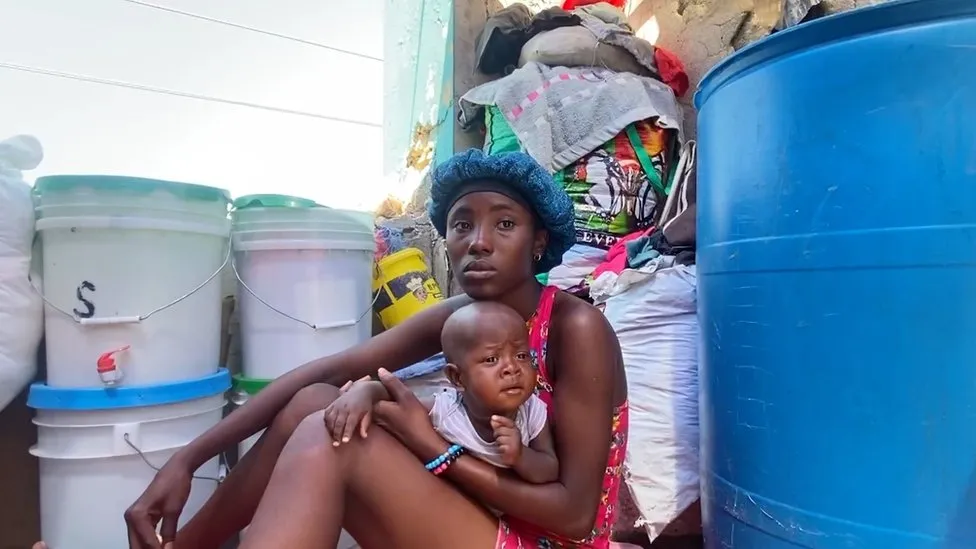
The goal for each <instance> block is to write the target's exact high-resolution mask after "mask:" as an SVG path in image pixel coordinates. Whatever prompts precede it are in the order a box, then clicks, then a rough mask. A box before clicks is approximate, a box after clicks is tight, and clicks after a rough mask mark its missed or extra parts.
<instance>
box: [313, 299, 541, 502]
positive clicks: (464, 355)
mask: <svg viewBox="0 0 976 549" xmlns="http://www.w3.org/2000/svg"><path fill="white" fill-rule="evenodd" d="M528 339H529V338H528V330H527V329H526V326H525V321H523V320H522V317H520V316H519V314H518V313H516V312H515V311H514V310H512V309H510V308H509V307H507V306H505V305H502V304H499V303H493V302H476V303H472V304H470V305H467V306H465V307H462V308H460V309H458V310H457V311H455V312H454V314H452V315H451V316H450V317H449V318H448V319H447V322H446V323H445V324H444V329H443V331H442V332H441V345H442V347H443V349H444V356H445V358H447V362H448V364H447V368H446V374H447V378H448V380H450V382H451V384H452V385H453V386H454V387H453V388H452V389H448V390H445V391H442V392H441V393H438V394H437V395H436V396H435V397H434V398H433V399H431V400H429V401H426V402H424V405H425V406H426V407H427V409H428V410H429V411H430V418H431V422H432V423H433V424H434V428H435V429H436V430H437V431H438V432H439V433H440V434H441V435H442V436H443V437H444V438H445V439H447V440H448V441H450V442H452V443H454V444H457V445H459V446H462V447H464V449H465V451H467V452H468V453H470V454H471V455H474V456H476V457H478V458H481V459H482V460H484V461H486V462H488V463H490V464H492V465H494V466H496V467H502V468H511V469H512V470H513V471H515V473H516V474H518V475H519V476H520V477H522V478H523V479H524V480H526V481H527V482H532V483H537V484H543V483H547V482H553V481H555V480H556V479H557V477H558V475H559V462H558V460H557V459H556V453H555V449H554V447H553V442H552V434H551V433H550V431H549V425H548V422H547V412H546V405H545V403H544V402H542V400H540V399H539V397H538V396H536V395H535V393H534V389H535V384H536V371H535V368H534V367H533V365H532V357H531V355H530V353H529V340H528ZM388 398H389V394H388V393H387V391H386V389H385V388H383V386H382V384H380V383H379V382H376V381H361V382H358V383H356V384H354V385H353V386H352V387H351V388H350V389H349V391H347V393H346V394H344V395H343V396H342V397H340V398H339V399H338V400H336V401H335V402H334V403H333V404H332V406H330V407H329V408H328V409H326V424H327V425H328V426H329V428H330V430H331V431H332V435H333V440H334V441H336V442H335V443H334V444H336V445H338V444H339V443H340V442H346V441H348V438H349V437H348V434H343V432H345V433H348V432H349V429H345V424H346V423H349V422H351V423H353V424H354V425H358V424H359V423H360V422H361V421H362V414H363V413H365V412H364V411H363V412H358V413H357V412H356V411H355V410H363V409H364V406H363V405H365V404H367V403H368V405H369V406H371V405H372V404H375V403H376V402H377V401H379V400H383V399H388ZM339 408H342V410H340V409H339ZM366 409H367V410H368V409H369V408H366ZM340 416H341V417H343V418H344V421H341V425H339V424H337V423H338V422H337V421H336V418H337V417H340Z"/></svg>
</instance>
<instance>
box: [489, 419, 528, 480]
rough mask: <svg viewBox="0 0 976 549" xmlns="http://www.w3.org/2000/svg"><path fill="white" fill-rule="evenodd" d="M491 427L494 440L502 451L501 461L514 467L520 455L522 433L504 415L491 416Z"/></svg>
mask: <svg viewBox="0 0 976 549" xmlns="http://www.w3.org/2000/svg"><path fill="white" fill-rule="evenodd" d="M491 428H492V429H493V430H494V431H495V442H497V443H498V447H499V448H500V449H501V451H502V463H504V464H505V465H508V466H509V467H514V466H515V464H516V463H518V460H519V458H520V457H522V434H521V433H519V430H518V427H516V426H515V422H514V421H512V420H510V419H508V418H507V417H505V416H491Z"/></svg>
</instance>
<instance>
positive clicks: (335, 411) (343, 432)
mask: <svg viewBox="0 0 976 549" xmlns="http://www.w3.org/2000/svg"><path fill="white" fill-rule="evenodd" d="M368 383H369V382H363V381H362V380H360V382H357V383H355V384H353V385H351V386H349V384H348V383H347V384H346V386H344V387H343V388H342V389H341V391H343V392H342V394H340V395H339V398H337V399H335V401H333V402H332V404H330V405H329V406H328V408H326V409H325V426H326V428H327V429H328V430H329V434H330V435H331V436H332V445H333V446H339V445H340V444H342V443H345V442H349V441H351V440H352V437H353V436H354V435H355V433H356V429H357V428H358V429H359V434H360V436H362V437H363V438H366V431H367V430H368V429H369V426H370V423H372V420H373V403H374V399H373V396H372V394H371V393H370V392H369V389H368Z"/></svg>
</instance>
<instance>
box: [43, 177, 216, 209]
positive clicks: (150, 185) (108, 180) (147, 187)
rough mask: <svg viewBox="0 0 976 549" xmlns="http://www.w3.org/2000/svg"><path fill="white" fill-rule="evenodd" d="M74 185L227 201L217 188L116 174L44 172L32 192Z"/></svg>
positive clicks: (50, 191)
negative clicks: (47, 173) (49, 173)
mask: <svg viewBox="0 0 976 549" xmlns="http://www.w3.org/2000/svg"><path fill="white" fill-rule="evenodd" d="M76 187H87V188H91V189H95V190H98V191H107V192H127V193H133V192H134V193H138V194H150V193H153V192H155V191H165V192H168V193H170V194H173V195H176V197H177V198H181V199H183V200H201V201H205V202H220V201H223V202H226V203H229V202H230V193H229V192H227V191H225V190H224V189H218V188H217V187H207V186H205V185H197V184H194V183H178V182H176V181H163V180H160V179H145V178H142V177H126V176H119V175H48V176H44V177H38V178H37V181H35V182H34V194H35V195H38V196H43V195H44V194H46V193H63V192H68V191H71V190H73V189H75V188H76Z"/></svg>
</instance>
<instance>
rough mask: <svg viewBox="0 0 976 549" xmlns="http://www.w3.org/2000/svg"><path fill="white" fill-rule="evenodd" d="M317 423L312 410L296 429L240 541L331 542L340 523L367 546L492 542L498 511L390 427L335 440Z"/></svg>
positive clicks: (486, 548)
mask: <svg viewBox="0 0 976 549" xmlns="http://www.w3.org/2000/svg"><path fill="white" fill-rule="evenodd" d="M322 424H323V413H322V412H317V413H314V414H312V415H310V416H309V417H308V418H306V419H305V420H304V421H303V422H302V423H301V425H299V427H298V429H296V430H295V433H294V435H293V436H292V437H291V440H290V441H289V442H288V444H287V446H285V449H284V451H283V452H282V454H281V457H280V459H279V461H278V466H277V467H275V469H274V473H273V474H272V476H271V480H270V484H269V485H268V488H267V490H266V491H265V493H264V496H263V497H262V499H261V503H260V505H259V506H258V508H257V512H256V514H255V516H254V520H253V522H252V523H251V526H250V527H249V528H248V531H247V536H246V537H245V539H244V541H243V543H242V544H241V546H240V547H241V549H252V548H261V549H273V548H277V547H281V548H285V547H287V548H288V549H304V548H308V549H313V548H314V549H320V548H322V547H335V544H336V542H337V540H338V536H339V529H340V527H342V526H343V525H344V526H345V528H346V529H347V530H348V531H349V533H351V534H352V535H353V537H354V538H356V540H357V542H358V543H359V544H360V546H361V547H363V548H364V549H388V548H390V547H396V548H397V549H441V548H443V549H453V548H455V547H465V548H471V549H493V548H494V546H495V541H496V538H497V535H498V522H497V519H495V517H494V516H492V515H491V514H490V513H488V511H487V510H485V509H484V508H483V507H481V506H480V505H478V504H477V503H475V502H473V501H471V500H470V499H468V498H467V497H465V496H464V495H462V493H461V492H460V491H458V490H457V489H456V488H455V487H453V486H452V485H451V484H449V483H448V482H447V481H444V480H442V479H439V478H437V477H435V476H434V475H432V474H430V473H428V472H427V471H426V470H425V469H424V467H423V465H422V464H421V463H420V462H419V461H418V460H417V458H416V457H415V456H414V455H413V454H411V453H410V452H409V451H407V449H406V448H404V447H403V446H402V445H401V444H400V443H399V442H398V441H397V440H396V439H394V438H393V437H392V436H390V435H389V433H387V432H386V431H384V430H383V429H382V428H377V427H373V428H372V429H371V430H370V432H369V437H368V438H366V439H359V438H356V439H354V441H353V442H350V443H347V444H344V445H342V446H341V447H339V448H335V447H333V446H332V441H331V439H330V438H329V435H328V433H327V431H326V430H325V429H324V428H323V426H322ZM343 511H344V520H343Z"/></svg>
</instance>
